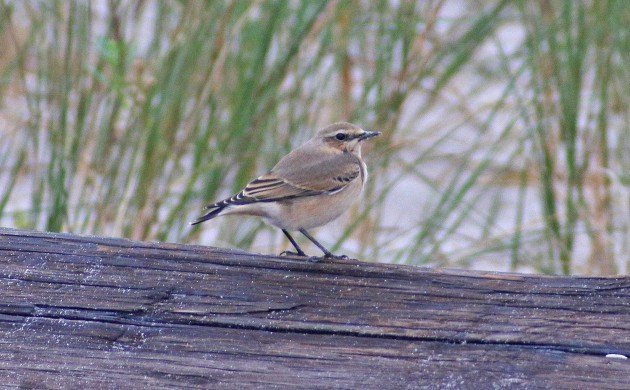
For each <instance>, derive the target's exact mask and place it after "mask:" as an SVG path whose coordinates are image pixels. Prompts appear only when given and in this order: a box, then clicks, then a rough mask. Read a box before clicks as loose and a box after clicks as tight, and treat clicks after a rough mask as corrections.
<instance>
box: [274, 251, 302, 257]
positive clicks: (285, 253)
mask: <svg viewBox="0 0 630 390" xmlns="http://www.w3.org/2000/svg"><path fill="white" fill-rule="evenodd" d="M279 256H299V257H306V253H304V252H292V251H283V252H282V253H280V255H279Z"/></svg>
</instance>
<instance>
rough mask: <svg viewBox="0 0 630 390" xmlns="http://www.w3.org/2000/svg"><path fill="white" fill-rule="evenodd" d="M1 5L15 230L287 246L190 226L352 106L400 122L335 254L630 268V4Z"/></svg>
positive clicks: (3, 174) (376, 123)
mask: <svg viewBox="0 0 630 390" xmlns="http://www.w3.org/2000/svg"><path fill="white" fill-rule="evenodd" d="M0 4H1V5H0V7H1V9H0V44H1V47H2V50H0V126H1V127H0V132H1V135H2V137H1V139H0V224H1V225H2V226H12V227H19V228H26V229H44V230H51V231H67V232H75V233H90V234H100V235H112V236H124V237H130V238H135V239H145V240H168V241H178V242H203V243H204V244H214V245H224V246H238V247H241V248H244V249H248V248H249V249H254V250H260V251H266V252H269V251H271V252H273V251H278V250H279V248H278V246H279V245H280V243H281V242H283V241H282V237H281V235H278V234H277V233H276V232H275V231H274V230H273V229H271V228H268V227H266V226H264V225H262V224H261V223H259V222H257V221H255V220H251V219H238V218H224V219H218V220H216V221H213V222H212V223H211V224H204V225H201V227H200V228H194V229H192V228H191V227H190V226H189V225H188V222H189V221H190V220H192V219H194V217H196V216H197V215H198V214H199V213H200V209H201V207H202V206H203V205H204V204H206V203H208V202H210V201H213V200H216V199H218V198H221V197H223V196H227V195H230V194H231V193H234V192H236V191H238V190H239V189H240V187H242V186H243V185H244V184H246V183H247V182H248V181H249V180H250V179H252V178H254V177H255V176H256V175H258V174H260V173H263V172H264V171H266V170H267V169H269V168H270V167H271V166H273V165H274V163H275V162H276V161H277V160H278V159H279V158H280V157H281V156H282V155H283V154H285V153H286V152H288V151H289V150H290V149H291V148H292V147H294V146H297V145H298V144H299V143H300V142H302V141H304V140H306V139H308V138H309V137H310V135H311V134H312V133H313V132H314V131H315V130H316V129H317V128H319V127H322V126H324V125H326V124H328V123H331V122H334V121H339V120H349V121H353V122H356V123H358V124H360V125H361V126H363V127H364V128H370V129H379V130H381V131H383V132H384V136H383V137H381V139H380V140H378V142H376V143H375V144H374V147H373V148H372V149H371V150H368V151H366V153H365V154H366V156H367V159H368V164H369V166H370V181H369V183H368V186H367V188H366V191H365V194H364V195H365V198H364V200H363V201H362V202H360V203H359V204H358V205H357V206H356V208H354V209H353V210H351V212H350V213H349V214H350V215H349V216H347V217H345V218H344V219H342V221H341V222H340V223H338V224H336V225H335V226H333V227H332V228H330V230H329V231H330V232H331V233H329V234H328V236H326V238H325V239H324V241H325V242H326V243H327V244H330V245H332V246H334V248H335V249H341V248H343V250H344V251H345V252H347V253H348V254H352V255H355V256H360V257H361V258H364V259H372V260H375V261H376V260H378V261H388V262H404V263H409V264H429V265H445V266H458V267H473V268H492V269H507V270H517V271H527V272H542V273H564V274H573V273H578V274H616V273H624V272H627V270H628V269H629V268H630V258H629V253H630V250H629V249H630V206H629V204H630V202H629V199H630V130H629V128H630V126H629V123H628V122H629V119H630V117H629V115H628V102H629V89H628V87H627V86H628V85H630V82H629V81H630V73H629V69H630V67H629V66H628V64H629V63H630V61H629V58H628V56H629V55H630V50H629V49H630V44H629V28H628V26H629V25H630V4H628V3H627V2H626V1H623V0H618V1H570V0H566V1H551V0H540V1H533V2H528V1H481V0H479V1H468V2H461V1H457V2H455V1H439V0H438V1H426V2H425V1H417V2H415V1H402V2H399V3H392V2H388V1H331V2H325V1H291V2H290V1H260V2H249V1H212V2H201V1H199V2H178V1H154V2H153V1H149V2H131V1H115V0H112V1H108V2H104V1H99V2H96V1H95V2H85V1H68V2H62V1H56V2H49V1H24V2H12V1H3V2H2V3H0ZM624 85H625V87H624ZM322 230H326V229H322Z"/></svg>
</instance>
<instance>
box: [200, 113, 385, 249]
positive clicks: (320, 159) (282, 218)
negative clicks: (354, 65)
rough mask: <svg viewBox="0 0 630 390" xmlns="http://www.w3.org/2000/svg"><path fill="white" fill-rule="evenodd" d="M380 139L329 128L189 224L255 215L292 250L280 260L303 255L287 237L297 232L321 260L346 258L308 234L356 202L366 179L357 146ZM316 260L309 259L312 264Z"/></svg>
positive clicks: (343, 126) (343, 125)
mask: <svg viewBox="0 0 630 390" xmlns="http://www.w3.org/2000/svg"><path fill="white" fill-rule="evenodd" d="M380 134H381V133H380V132H378V131H365V130H363V129H361V128H360V127H359V126H356V125H353V124H351V123H347V122H339V123H334V124H332V125H329V126H327V127H325V128H323V129H322V130H320V131H318V132H317V134H315V136H314V137H313V138H311V139H310V140H309V141H307V142H306V143H305V144H304V145H302V146H300V147H299V148H297V149H295V150H293V151H292V152H290V153H289V154H287V155H286V156H284V157H283V158H282V159H280V161H279V162H278V164H276V166H275V167H273V169H272V170H271V171H270V172H269V173H266V174H264V175H262V176H260V177H258V178H257V179H255V180H253V181H251V182H250V183H249V184H247V186H245V188H244V189H243V190H242V191H241V192H239V193H238V194H237V195H235V196H233V197H231V198H228V199H225V200H222V201H220V202H217V203H214V204H211V205H208V206H206V207H205V210H208V212H207V213H206V214H205V215H203V216H201V217H199V218H198V219H196V220H195V221H193V222H192V223H191V224H192V225H196V224H198V223H201V222H204V221H207V220H209V219H212V218H214V217H218V216H219V215H230V214H237V215H253V216H258V217H262V218H263V220H264V221H265V222H267V223H269V224H271V225H273V226H276V227H278V228H280V229H282V232H283V233H284V235H285V236H286V237H287V238H288V239H289V241H290V242H291V244H292V245H293V246H294V247H295V250H296V252H289V251H284V252H282V253H281V255H297V256H306V253H304V251H303V250H302V248H300V246H299V245H298V244H297V242H296V241H295V240H294V239H293V237H292V236H291V234H289V231H299V232H300V233H302V234H303V235H304V236H306V238H308V239H309V240H310V241H311V242H313V244H315V245H317V247H318V248H319V249H321V250H322V252H324V257H325V258H335V259H347V256H345V255H341V256H335V255H333V254H332V253H331V252H330V251H329V250H328V249H326V248H325V247H324V246H323V245H322V244H320V243H319V242H317V240H315V239H314V238H313V236H311V235H310V234H309V233H308V231H307V229H311V228H314V227H317V226H322V225H325V224H327V223H329V222H331V221H332V220H334V219H336V218H337V217H339V216H340V215H341V214H343V212H344V211H346V210H348V208H349V207H350V205H352V203H354V202H355V201H356V200H358V198H359V195H360V194H361V191H362V189H363V184H364V183H365V181H366V179H367V168H366V166H365V163H364V162H363V159H362V158H361V143H362V142H363V141H365V140H367V139H370V138H372V137H375V136H378V135H380ZM319 259H321V258H319V257H311V260H312V261H317V260H319Z"/></svg>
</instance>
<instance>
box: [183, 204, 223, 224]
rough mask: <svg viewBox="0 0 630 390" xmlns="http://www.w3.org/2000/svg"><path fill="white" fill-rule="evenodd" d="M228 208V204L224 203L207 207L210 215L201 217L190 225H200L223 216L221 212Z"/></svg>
mask: <svg viewBox="0 0 630 390" xmlns="http://www.w3.org/2000/svg"><path fill="white" fill-rule="evenodd" d="M227 206H228V204H227V202H225V201H222V202H219V203H215V204H213V205H210V206H207V207H206V210H210V211H209V212H208V213H206V214H204V215H202V216H201V217H199V218H197V219H195V220H194V221H192V222H191V223H190V224H191V225H197V224H199V223H202V222H205V221H207V220H209V219H212V218H214V217H216V216H218V215H219V214H221V211H223V209H225V208H226V207H227Z"/></svg>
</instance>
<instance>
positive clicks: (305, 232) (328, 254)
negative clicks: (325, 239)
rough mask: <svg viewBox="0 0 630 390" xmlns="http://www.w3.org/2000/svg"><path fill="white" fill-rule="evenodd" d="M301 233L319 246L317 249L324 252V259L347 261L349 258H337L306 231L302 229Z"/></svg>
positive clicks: (343, 256) (341, 256)
mask: <svg viewBox="0 0 630 390" xmlns="http://www.w3.org/2000/svg"><path fill="white" fill-rule="evenodd" d="M300 233H302V234H304V236H305V237H306V238H308V239H309V240H311V242H312V243H313V244H315V245H317V247H318V248H319V249H321V250H322V252H324V257H326V258H333V259H347V258H348V256H346V255H339V256H335V255H333V254H332V253H330V251H329V250H328V249H326V247H324V246H323V245H322V244H320V243H319V242H317V240H316V239H314V238H313V236H311V235H310V234H308V232H307V231H306V229H300Z"/></svg>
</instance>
